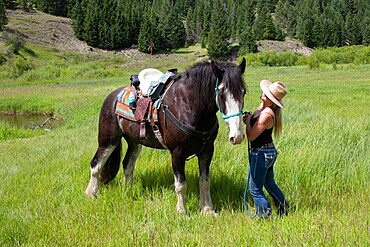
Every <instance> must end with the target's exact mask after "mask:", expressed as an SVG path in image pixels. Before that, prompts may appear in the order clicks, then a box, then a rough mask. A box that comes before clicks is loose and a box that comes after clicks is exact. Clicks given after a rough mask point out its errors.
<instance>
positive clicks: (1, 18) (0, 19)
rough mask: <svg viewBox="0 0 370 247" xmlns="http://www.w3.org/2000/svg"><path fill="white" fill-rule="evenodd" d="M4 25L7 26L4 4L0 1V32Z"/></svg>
mask: <svg viewBox="0 0 370 247" xmlns="http://www.w3.org/2000/svg"><path fill="white" fill-rule="evenodd" d="M6 24H8V17H7V16H6V12H5V3H4V1H3V0H0V31H3V30H4V28H5V26H6Z"/></svg>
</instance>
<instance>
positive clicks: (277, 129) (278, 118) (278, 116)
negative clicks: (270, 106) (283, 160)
mask: <svg viewBox="0 0 370 247" xmlns="http://www.w3.org/2000/svg"><path fill="white" fill-rule="evenodd" d="M274 106H275V107H274V108H275V109H274V111H275V118H274V136H275V137H276V138H278V137H279V136H280V135H281V132H282V130H283V108H280V107H278V106H277V105H275V104H274Z"/></svg>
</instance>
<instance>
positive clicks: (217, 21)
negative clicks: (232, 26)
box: [207, 0, 230, 59]
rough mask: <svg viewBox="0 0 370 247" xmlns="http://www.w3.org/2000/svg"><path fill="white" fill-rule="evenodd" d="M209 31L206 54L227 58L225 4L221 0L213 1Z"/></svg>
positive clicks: (212, 56)
mask: <svg viewBox="0 0 370 247" xmlns="http://www.w3.org/2000/svg"><path fill="white" fill-rule="evenodd" d="M212 7H213V8H212V17H211V25H210V32H209V36H208V48H207V52H208V56H209V57H210V58H211V59H216V58H217V59H227V57H228V55H229V53H230V51H229V38H230V36H229V35H228V31H227V17H226V14H227V12H226V6H225V5H224V3H223V1H222V0H215V1H213V6H212Z"/></svg>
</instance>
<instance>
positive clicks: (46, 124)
mask: <svg viewBox="0 0 370 247" xmlns="http://www.w3.org/2000/svg"><path fill="white" fill-rule="evenodd" d="M54 118H55V119H54ZM4 122H5V123H7V124H9V125H10V126H13V127H16V128H23V129H35V128H44V129H54V128H56V127H59V126H61V125H62V124H63V122H64V121H63V120H62V119H61V118H57V117H51V118H50V119H49V117H48V116H45V115H43V114H27V115H17V114H14V115H0V124H1V123H4Z"/></svg>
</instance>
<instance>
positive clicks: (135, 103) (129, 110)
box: [116, 69, 177, 146]
mask: <svg viewBox="0 0 370 247" xmlns="http://www.w3.org/2000/svg"><path fill="white" fill-rule="evenodd" d="M175 74H177V69H169V70H167V72H166V73H165V74H163V73H162V72H160V71H159V70H156V69H144V70H142V71H141V72H140V73H139V74H138V75H131V77H130V80H131V86H130V87H125V88H124V89H123V90H122V91H121V92H120V93H119V94H118V96H117V103H116V114H117V115H120V116H122V117H124V118H126V119H129V120H131V121H137V122H139V123H140V134H139V135H140V138H143V139H145V138H146V128H145V126H146V125H145V124H146V123H147V122H150V125H151V126H152V129H153V131H154V134H155V135H156V137H157V139H158V140H159V141H160V142H161V144H162V145H163V146H165V145H164V144H163V138H162V136H161V134H160V132H159V129H158V127H157V125H156V122H158V115H157V109H158V108H159V106H158V105H159V104H158V102H159V100H158V99H159V97H160V96H161V95H162V94H163V91H164V89H165V87H166V85H167V84H168V83H169V81H171V77H172V76H173V75H175Z"/></svg>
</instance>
